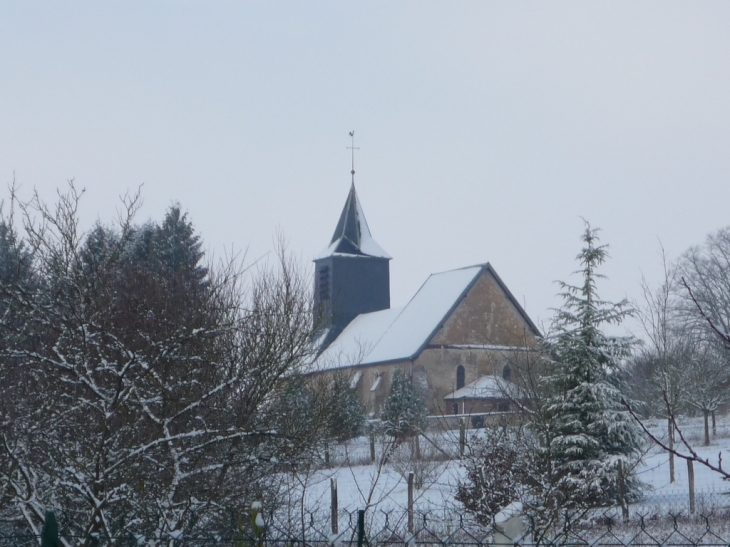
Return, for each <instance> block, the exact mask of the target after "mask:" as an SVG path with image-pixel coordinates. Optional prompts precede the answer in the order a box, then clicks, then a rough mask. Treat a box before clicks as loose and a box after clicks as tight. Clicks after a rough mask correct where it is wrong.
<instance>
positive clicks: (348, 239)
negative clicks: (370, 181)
mask: <svg viewBox="0 0 730 547" xmlns="http://www.w3.org/2000/svg"><path fill="white" fill-rule="evenodd" d="M337 255H340V256H371V257H375V258H384V259H386V260H390V259H391V258H392V257H391V256H390V255H389V254H388V253H386V252H385V251H384V250H383V248H382V247H381V246H380V245H378V244H377V243H376V242H375V240H374V239H373V236H372V235H371V234H370V228H368V223H367V221H366V220H365V214H364V213H363V211H362V206H361V205H360V200H359V199H358V198H357V192H356V191H355V183H353V184H352V186H350V193H349V194H348V196H347V201H346V202H345V206H344V207H343V209H342V213H341V214H340V220H339V221H338V222H337V228H335V233H334V234H333V235H332V241H330V244H329V246H328V247H327V248H326V249H323V250H322V251H321V252H320V253H319V254H318V255H317V256H315V257H314V260H320V259H322V258H327V257H330V256H337Z"/></svg>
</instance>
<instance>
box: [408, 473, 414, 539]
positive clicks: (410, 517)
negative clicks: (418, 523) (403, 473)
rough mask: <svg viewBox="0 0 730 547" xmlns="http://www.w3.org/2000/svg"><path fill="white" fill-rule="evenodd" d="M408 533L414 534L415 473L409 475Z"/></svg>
mask: <svg viewBox="0 0 730 547" xmlns="http://www.w3.org/2000/svg"><path fill="white" fill-rule="evenodd" d="M408 532H410V533H411V534H412V533H413V471H410V472H409V473H408Z"/></svg>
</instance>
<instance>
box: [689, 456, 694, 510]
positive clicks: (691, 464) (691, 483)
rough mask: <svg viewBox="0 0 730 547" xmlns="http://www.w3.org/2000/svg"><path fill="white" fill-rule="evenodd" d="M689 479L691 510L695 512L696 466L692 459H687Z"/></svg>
mask: <svg viewBox="0 0 730 547" xmlns="http://www.w3.org/2000/svg"><path fill="white" fill-rule="evenodd" d="M687 481H688V482H689V512H690V514H691V515H694V513H695V468H694V462H692V460H687Z"/></svg>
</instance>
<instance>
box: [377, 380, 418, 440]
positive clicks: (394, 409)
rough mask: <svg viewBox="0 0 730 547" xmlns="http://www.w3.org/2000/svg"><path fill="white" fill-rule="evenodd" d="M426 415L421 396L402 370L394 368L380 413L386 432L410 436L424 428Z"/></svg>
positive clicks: (393, 434)
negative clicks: (387, 393) (388, 391)
mask: <svg viewBox="0 0 730 547" xmlns="http://www.w3.org/2000/svg"><path fill="white" fill-rule="evenodd" d="M427 417H428V409H427V408H426V404H425V403H424V402H423V397H421V394H420V393H419V392H418V390H417V389H416V387H415V386H414V385H413V384H412V383H411V381H410V380H409V379H408V378H406V376H405V374H403V371H402V370H400V369H398V370H396V371H395V372H394V373H393V379H392V381H391V384H390V394H389V395H388V398H387V399H386V401H385V404H384V405H383V411H382V413H381V415H380V419H381V420H382V421H383V424H384V425H385V431H386V433H387V434H388V435H391V436H393V437H396V438H397V439H404V438H407V437H411V436H413V435H415V434H416V433H418V432H420V431H423V430H424V429H426V418H427Z"/></svg>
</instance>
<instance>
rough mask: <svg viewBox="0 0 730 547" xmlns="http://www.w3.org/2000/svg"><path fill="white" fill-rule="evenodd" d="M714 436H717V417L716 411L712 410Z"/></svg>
mask: <svg viewBox="0 0 730 547" xmlns="http://www.w3.org/2000/svg"><path fill="white" fill-rule="evenodd" d="M712 436H713V437H717V417H716V416H715V411H714V410H713V411H712Z"/></svg>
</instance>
